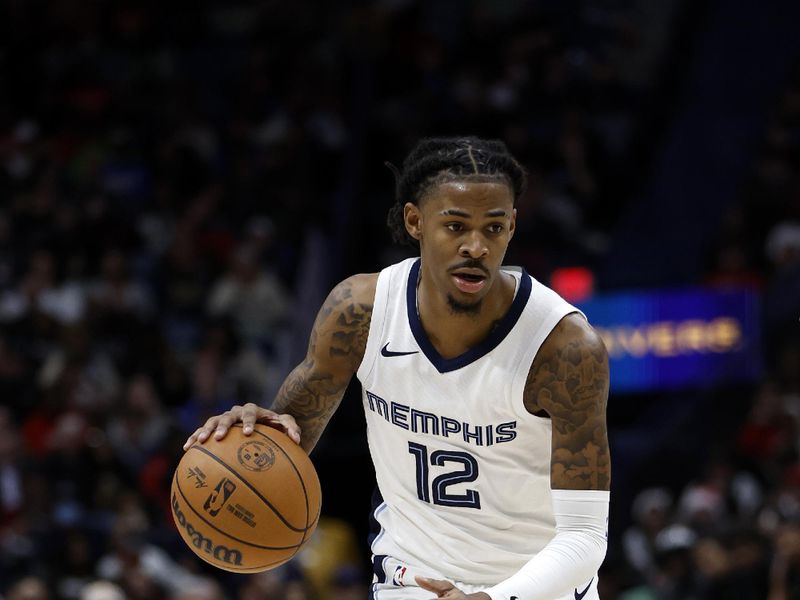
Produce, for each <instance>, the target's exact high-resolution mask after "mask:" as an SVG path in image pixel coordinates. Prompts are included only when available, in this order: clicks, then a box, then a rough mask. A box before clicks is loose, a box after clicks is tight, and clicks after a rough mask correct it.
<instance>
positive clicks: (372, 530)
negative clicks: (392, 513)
mask: <svg viewBox="0 0 800 600" xmlns="http://www.w3.org/2000/svg"><path fill="white" fill-rule="evenodd" d="M371 504H372V509H371V510H370V511H369V533H368V535H367V547H368V548H372V542H374V541H375V538H377V537H378V536H379V535H380V533H381V529H382V527H381V524H380V523H378V519H376V518H375V513H376V512H377V511H378V507H379V506H380V505H381V504H383V496H382V495H381V491H380V490H379V489H378V486H377V485H376V486H375V489H374V490H372V502H371Z"/></svg>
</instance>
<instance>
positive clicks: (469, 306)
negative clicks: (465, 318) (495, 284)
mask: <svg viewBox="0 0 800 600" xmlns="http://www.w3.org/2000/svg"><path fill="white" fill-rule="evenodd" d="M482 304H483V298H478V299H476V300H473V301H472V302H462V301H460V300H458V299H456V297H455V296H453V295H452V294H447V306H448V308H450V312H452V313H454V314H459V315H477V314H478V313H479V312H481V305H482Z"/></svg>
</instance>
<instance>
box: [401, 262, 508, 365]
mask: <svg viewBox="0 0 800 600" xmlns="http://www.w3.org/2000/svg"><path fill="white" fill-rule="evenodd" d="M420 274H421V276H420V282H419V286H418V288H417V309H418V313H419V318H420V321H421V323H422V327H423V329H424V330H425V333H426V334H427V335H428V338H429V339H430V341H431V343H432V344H433V345H434V347H435V348H436V350H437V351H438V352H439V353H440V354H441V355H442V356H443V357H445V358H452V357H453V356H458V355H459V354H462V353H463V352H466V351H467V350H469V349H470V348H471V347H473V346H475V345H476V344H478V343H480V342H481V341H482V340H483V339H485V338H486V336H488V335H489V333H490V332H491V331H492V329H493V328H494V326H495V325H496V323H497V322H498V321H499V320H500V319H502V318H503V316H504V315H505V314H506V312H508V309H509V307H510V306H511V303H512V302H513V300H514V288H515V282H514V277H513V276H512V275H510V274H508V273H503V272H500V273H499V274H498V275H497V277H496V278H495V280H494V281H493V282H492V287H491V289H490V290H489V292H488V293H487V294H486V296H484V298H483V300H482V302H481V303H480V306H479V307H478V308H477V309H476V310H474V311H471V310H470V311H462V310H456V309H454V307H453V306H452V303H451V302H450V301H448V297H447V293H446V292H442V291H441V290H439V289H437V287H436V285H435V283H434V282H433V281H432V280H431V278H430V277H429V276H427V274H426V272H425V268H424V265H423V267H422V269H421V271H420Z"/></svg>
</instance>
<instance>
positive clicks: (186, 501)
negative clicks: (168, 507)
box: [172, 463, 305, 564]
mask: <svg viewBox="0 0 800 600" xmlns="http://www.w3.org/2000/svg"><path fill="white" fill-rule="evenodd" d="M222 464H224V463H222ZM174 479H175V487H176V488H177V490H178V492H179V493H180V495H181V498H183V501H184V503H185V504H186V506H188V507H189V508H190V509H191V510H192V512H193V513H194V514H195V515H197V516H198V517H199V518H200V520H201V521H203V523H205V524H206V525H208V526H209V527H211V529H213V530H214V531H217V532H218V533H221V534H222V535H224V536H227V537H229V538H230V539H232V540H235V541H237V542H239V543H241V544H246V545H248V546H252V547H253V548H260V549H261V550H291V549H294V550H295V552H294V554H297V549H298V548H299V546H300V545H302V544H303V542H300V543H299V544H292V545H291V546H261V545H259V544H253V543H252V542H248V541H245V540H240V539H239V538H237V537H234V536H232V535H231V534H230V533H228V532H227V531H223V530H222V529H220V528H219V527H217V526H216V525H214V524H213V523H211V522H210V521H208V519H206V518H205V517H204V516H203V515H201V514H200V513H199V512H198V511H197V509H196V508H195V507H194V506H192V503H191V502H189V499H188V498H187V497H186V494H184V493H183V488H181V482H180V481H179V480H178V474H177V472H176V473H175V477H174ZM172 512H173V513H174V512H175V511H174V509H173V511H172ZM297 533H299V531H298V532H297ZM303 539H305V534H303ZM294 554H292V556H294ZM212 564H213V563H212Z"/></svg>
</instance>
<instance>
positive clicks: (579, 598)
mask: <svg viewBox="0 0 800 600" xmlns="http://www.w3.org/2000/svg"><path fill="white" fill-rule="evenodd" d="M593 581H594V577H592V578H591V579H590V580H589V585H587V586H586V589H585V590H583V591H582V592H581V593H578V588H575V600H582V598H583V597H584V596H585V595H586V592H588V591H589V588H590V587H592V582H593Z"/></svg>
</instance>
